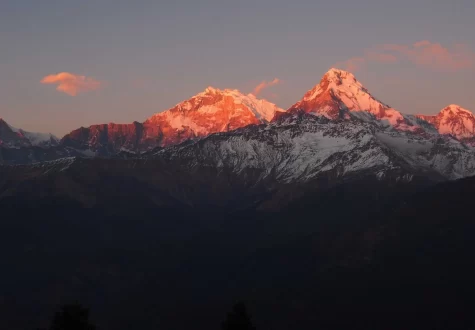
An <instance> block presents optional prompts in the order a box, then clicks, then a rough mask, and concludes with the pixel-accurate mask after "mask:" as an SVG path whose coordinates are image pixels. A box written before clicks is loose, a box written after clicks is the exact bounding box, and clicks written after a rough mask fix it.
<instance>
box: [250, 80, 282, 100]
mask: <svg viewBox="0 0 475 330" xmlns="http://www.w3.org/2000/svg"><path fill="white" fill-rule="evenodd" d="M280 83H282V80H280V79H278V78H275V79H274V80H272V81H263V82H261V83H260V84H259V85H257V86H256V88H254V91H253V93H254V95H255V96H257V95H259V94H260V93H261V92H262V91H263V90H264V89H266V88H269V87H272V86H275V85H277V84H280Z"/></svg>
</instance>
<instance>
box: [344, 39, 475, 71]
mask: <svg viewBox="0 0 475 330" xmlns="http://www.w3.org/2000/svg"><path fill="white" fill-rule="evenodd" d="M404 60H406V61H409V62H411V63H413V64H415V65H419V66H422V67H426V68H429V69H432V70H443V71H458V70H464V69H470V68H473V67H474V65H475V52H473V51H472V50H470V49H469V47H468V46H466V45H463V44H456V45H454V46H452V47H444V46H442V45H441V44H439V43H432V42H430V41H428V40H422V41H418V42H415V43H414V44H412V45H404V44H385V45H377V46H375V47H373V48H371V49H367V50H366V51H365V52H364V55H363V56H360V57H353V58H350V59H349V60H347V61H345V62H343V63H340V64H341V65H342V66H344V67H345V68H346V69H347V70H349V71H358V70H359V69H361V68H362V67H363V66H364V65H365V64H367V63H369V62H378V63H387V64H390V63H396V62H399V61H404Z"/></svg>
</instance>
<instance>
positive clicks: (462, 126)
mask: <svg viewBox="0 0 475 330" xmlns="http://www.w3.org/2000/svg"><path fill="white" fill-rule="evenodd" d="M417 117H418V118H420V119H423V120H425V121H427V122H429V123H431V124H432V125H434V127H435V128H436V129H437V130H438V132H439V133H440V134H451V135H453V136H455V137H456V138H458V139H462V140H463V139H470V138H474V137H475V115H474V114H473V113H472V112H470V111H469V110H467V109H464V108H462V107H460V106H458V105H455V104H451V105H449V106H447V107H445V108H444V109H442V110H441V111H440V112H439V113H438V114H437V115H435V116H427V115H418V116H417Z"/></svg>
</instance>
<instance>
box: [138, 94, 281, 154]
mask: <svg viewBox="0 0 475 330" xmlns="http://www.w3.org/2000/svg"><path fill="white" fill-rule="evenodd" d="M282 111H283V110H282V109H280V108H278V107H277V106H276V105H275V104H273V103H270V102H268V101H266V100H259V99H257V98H256V97H255V96H254V95H252V94H249V95H244V94H242V93H240V92H239V91H238V90H230V89H226V90H219V89H216V88H213V87H208V88H207V89H206V90H205V91H204V92H202V93H200V94H198V95H196V96H194V97H192V98H191V99H189V100H187V101H184V102H182V103H180V104H177V105H176V106H175V107H174V108H172V109H169V110H167V111H164V112H161V113H157V114H155V115H154V116H152V117H151V118H150V119H148V120H147V121H146V122H145V123H144V126H146V127H157V128H158V130H159V132H160V133H159V134H160V135H161V136H162V137H163V141H162V143H161V145H162V146H167V145H172V144H177V143H180V142H182V141H185V140H187V139H190V138H194V137H203V136H207V135H209V134H211V133H217V132H226V131H230V130H234V129H237V128H241V127H244V126H247V125H251V124H261V123H265V122H269V121H270V120H271V119H272V118H273V117H274V116H275V114H276V112H282ZM152 131H153V130H152ZM152 135H153V134H152Z"/></svg>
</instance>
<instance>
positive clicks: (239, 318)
mask: <svg viewBox="0 0 475 330" xmlns="http://www.w3.org/2000/svg"><path fill="white" fill-rule="evenodd" d="M221 328H222V330H255V329H256V328H255V327H254V326H253V325H252V322H251V318H250V316H249V314H248V313H247V309H246V305H245V304H244V303H242V302H239V303H237V304H236V305H234V307H233V310H232V311H231V312H230V313H228V316H227V317H226V320H225V321H224V322H223V324H222V327H221Z"/></svg>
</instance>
